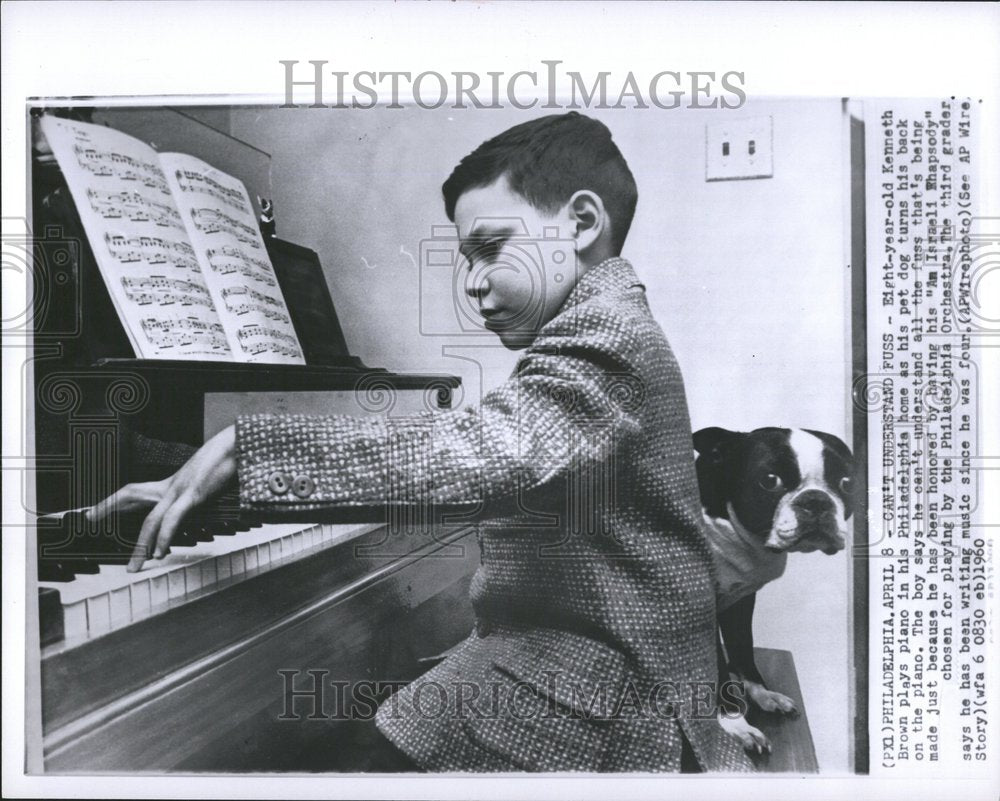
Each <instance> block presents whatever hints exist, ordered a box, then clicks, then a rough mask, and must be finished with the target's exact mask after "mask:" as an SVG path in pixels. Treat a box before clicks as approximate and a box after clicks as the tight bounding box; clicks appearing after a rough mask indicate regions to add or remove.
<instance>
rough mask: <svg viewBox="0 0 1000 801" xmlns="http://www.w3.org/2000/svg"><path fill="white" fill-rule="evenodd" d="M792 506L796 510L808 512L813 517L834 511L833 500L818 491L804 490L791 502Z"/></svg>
mask: <svg viewBox="0 0 1000 801" xmlns="http://www.w3.org/2000/svg"><path fill="white" fill-rule="evenodd" d="M792 506H794V507H795V509H796V510H799V511H803V512H808V513H809V514H811V515H815V516H819V515H822V514H826V513H827V512H832V511H833V510H834V505H833V500H832V499H831V498H830V496H829V495H827V494H826V493H825V492H822V491H820V490H806V491H805V492H803V493H802V494H801V495H799V496H798V497H797V498H796V499H795V500H794V501H792Z"/></svg>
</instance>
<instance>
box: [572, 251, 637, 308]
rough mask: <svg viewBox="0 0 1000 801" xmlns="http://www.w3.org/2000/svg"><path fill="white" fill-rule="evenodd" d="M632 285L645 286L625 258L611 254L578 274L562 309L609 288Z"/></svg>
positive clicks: (621, 287)
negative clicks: (577, 278)
mask: <svg viewBox="0 0 1000 801" xmlns="http://www.w3.org/2000/svg"><path fill="white" fill-rule="evenodd" d="M632 287H640V288H642V289H645V288H646V287H645V286H644V285H643V283H642V282H641V281H640V280H639V278H638V276H636V274H635V269H634V268H633V267H632V265H631V263H630V262H629V261H628V260H627V259H623V258H622V257H621V256H612V257H611V258H610V259H605V260H604V261H602V262H599V263H598V264H595V265H594V266H593V267H591V268H589V269H588V270H587V271H586V272H585V273H584V274H583V275H581V276H580V278H579V280H577V282H576V286H574V287H573V290H572V291H571V292H570V293H569V295H568V296H567V297H566V302H565V303H563V306H562V309H563V310H565V309H568V308H570V307H571V306H576V305H577V304H579V303H583V302H584V301H586V300H590V299H591V298H593V297H594V296H596V295H600V294H604V293H605V292H608V291H609V290H615V289H631V288H632Z"/></svg>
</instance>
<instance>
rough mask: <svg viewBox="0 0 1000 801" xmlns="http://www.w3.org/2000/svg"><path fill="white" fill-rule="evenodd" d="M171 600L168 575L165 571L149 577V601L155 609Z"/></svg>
mask: <svg viewBox="0 0 1000 801" xmlns="http://www.w3.org/2000/svg"><path fill="white" fill-rule="evenodd" d="M169 600H170V593H169V591H168V589H167V577H166V575H165V574H163V573H159V574H157V575H154V576H151V577H150V579H149V601H150V606H151V607H152V608H153V609H157V608H159V607H161V606H164V605H165V604H166V603H167V601H169Z"/></svg>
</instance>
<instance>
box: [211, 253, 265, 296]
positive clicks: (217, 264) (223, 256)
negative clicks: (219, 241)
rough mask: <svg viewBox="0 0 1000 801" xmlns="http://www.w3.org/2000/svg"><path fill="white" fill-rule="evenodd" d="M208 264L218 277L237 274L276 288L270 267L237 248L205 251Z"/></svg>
mask: <svg viewBox="0 0 1000 801" xmlns="http://www.w3.org/2000/svg"><path fill="white" fill-rule="evenodd" d="M205 255H206V256H207V257H208V263H209V264H210V265H211V267H212V270H213V271H215V272H217V273H219V275H233V274H235V273H239V274H240V275H242V276H243V277H244V278H250V279H251V280H253V281H257V282H258V283H261V284H264V285H265V286H272V287H273V286H277V285H278V284H277V281H276V280H275V279H274V275H273V272H272V268H271V265H270V264H268V263H267V262H265V261H263V260H262V259H255V258H254V257H253V256H249V255H247V254H246V253H244V252H243V251H241V250H240V249H239V248H234V247H230V246H229V245H225V246H223V247H222V248H219V249H218V250H215V249H209V250H207V251H205Z"/></svg>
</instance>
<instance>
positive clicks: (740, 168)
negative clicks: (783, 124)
mask: <svg viewBox="0 0 1000 801" xmlns="http://www.w3.org/2000/svg"><path fill="white" fill-rule="evenodd" d="M772 127H773V124H772V120H771V117H745V118H743V119H733V120H727V121H725V122H713V123H709V124H708V125H707V126H706V128H705V180H706V181H731V180H742V179H747V178H770V177H772V176H773V175H774V160H773V157H772V153H773V149H772V144H773V143H772V139H773V132H772Z"/></svg>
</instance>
